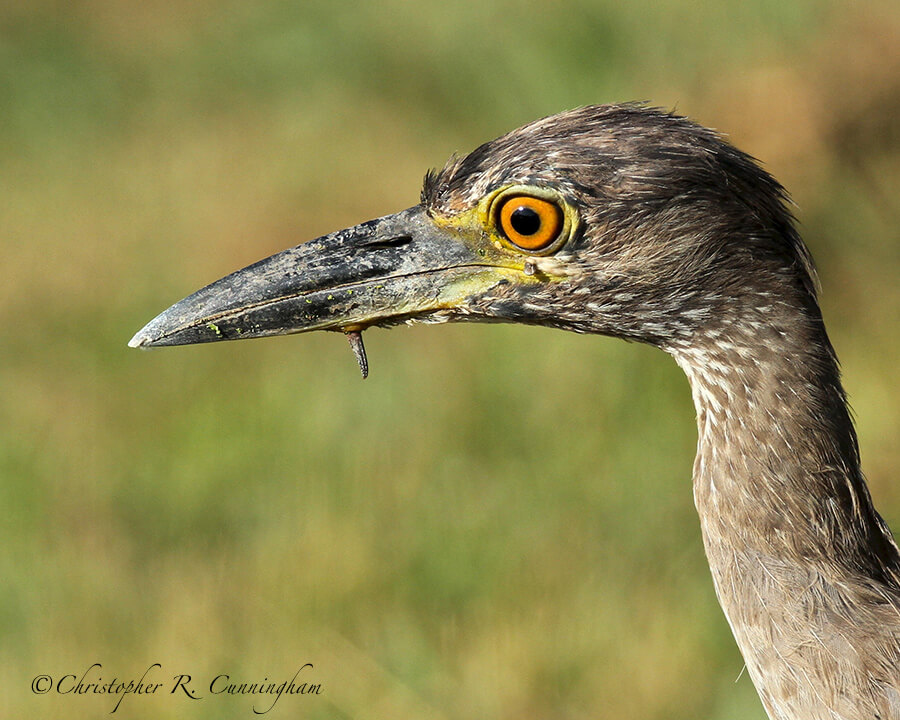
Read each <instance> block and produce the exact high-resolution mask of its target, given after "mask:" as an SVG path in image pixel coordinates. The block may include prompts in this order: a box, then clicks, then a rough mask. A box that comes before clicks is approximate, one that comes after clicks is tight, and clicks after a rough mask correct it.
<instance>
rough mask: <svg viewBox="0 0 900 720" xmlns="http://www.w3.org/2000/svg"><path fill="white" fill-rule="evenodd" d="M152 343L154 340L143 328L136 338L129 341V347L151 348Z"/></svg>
mask: <svg viewBox="0 0 900 720" xmlns="http://www.w3.org/2000/svg"><path fill="white" fill-rule="evenodd" d="M151 343H152V340H151V338H150V336H149V335H148V334H147V333H146V331H145V330H144V328H141V329H140V330H138V331H137V332H136V333H135V334H134V337H133V338H131V340H129V341H128V347H130V348H148V347H150V344H151Z"/></svg>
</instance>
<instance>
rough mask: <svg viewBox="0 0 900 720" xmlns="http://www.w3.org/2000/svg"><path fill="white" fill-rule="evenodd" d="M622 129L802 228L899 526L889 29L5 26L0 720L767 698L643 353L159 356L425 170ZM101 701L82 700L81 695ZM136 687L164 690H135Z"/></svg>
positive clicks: (532, 710) (357, 7)
mask: <svg viewBox="0 0 900 720" xmlns="http://www.w3.org/2000/svg"><path fill="white" fill-rule="evenodd" d="M635 99H637V100H649V101H651V102H652V103H654V104H657V105H662V106H666V107H674V108H676V109H677V110H678V111H679V112H681V113H684V114H688V115H690V116H692V117H694V118H695V119H697V120H698V121H700V122H702V123H704V124H707V125H711V126H713V127H716V128H718V129H720V130H722V131H724V132H726V133H728V134H729V136H730V137H731V139H732V140H733V141H734V142H735V143H736V144H737V145H739V146H740V147H742V148H743V149H745V150H747V151H748V152H750V153H752V154H754V155H755V156H757V157H759V158H761V159H762V160H763V161H764V162H765V164H766V167H767V168H768V169H769V170H771V171H772V172H773V173H774V174H775V175H776V176H777V177H779V178H780V179H781V180H782V182H784V183H785V184H786V185H787V186H788V188H789V189H790V191H791V192H792V194H793V197H794V199H795V201H796V202H797V204H798V208H797V214H798V217H799V219H800V222H801V224H802V232H803V235H804V237H805V239H806V241H807V242H808V244H809V245H810V246H811V248H812V250H813V253H814V255H815V256H816V258H817V261H818V264H819V268H820V273H821V279H822V284H823V304H824V311H825V315H826V320H827V322H828V324H829V328H830V331H831V334H832V338H833V341H834V343H835V345H836V347H837V350H838V354H839V355H840V357H841V358H842V360H843V365H844V371H845V377H846V385H847V389H848V392H849V394H850V397H851V401H852V403H853V406H854V410H855V412H856V413H857V414H858V418H859V431H860V441H861V445H862V453H863V462H864V468H865V470H866V472H867V475H868V478H869V481H870V483H871V487H872V493H873V495H874V497H875V500H876V503H877V505H878V507H879V509H880V510H881V512H882V513H883V514H884V515H885V517H886V518H887V520H888V521H889V522H890V523H891V525H892V526H893V527H894V528H895V529H900V483H898V482H896V473H895V470H894V469H895V468H896V467H898V466H900V443H898V438H900V394H898V390H897V388H898V384H900V371H898V363H897V358H898V357H900V285H898V270H900V238H898V226H900V222H898V221H900V202H898V197H900V129H898V117H900V6H898V5H897V4H896V2H895V1H894V0H869V1H868V2H865V3H863V2H827V1H814V0H795V1H793V2H783V0H752V1H750V2H748V1H747V0H716V1H715V2H690V1H688V0H676V1H674V2H667V3H658V2H652V1H651V0H634V1H632V2H628V3H624V2H619V1H613V0H609V1H607V2H587V1H586V0H580V1H579V0H570V1H569V2H546V3H541V4H537V3H535V4H530V5H527V4H524V3H515V2H508V1H500V2H491V1H489V0H482V1H480V2H474V1H470V2H458V3H447V2H420V3H413V4H409V3H405V2H400V1H399V0H386V1H384V2H380V3H362V2H347V3H339V2H334V1H333V0H329V1H327V2H326V1H324V0H321V1H317V0H314V1H308V2H299V1H292V2H287V1H283V0H268V1H265V2H252V3H248V2H237V1H236V0H235V1H231V2H228V1H223V2H213V1H212V0H179V1H177V2H176V1H175V0H151V1H148V2H143V3H123V2H119V1H117V0H93V1H89V2H87V1H86V2H51V1H45V0H32V1H31V2H29V3H19V2H11V1H6V2H2V3H0V213H2V215H0V219H2V222H0V227H2V235H0V238H2V243H3V251H2V266H0V273H2V282H0V319H2V325H3V332H2V340H0V388H2V402H0V418H2V421H0V422H2V426H0V427H2V433H0V507H2V509H3V523H2V526H0V543H2V547H3V551H2V553H0V563H2V564H0V572H2V578H3V581H2V583H0V636H2V642H0V715H2V716H3V717H62V716H65V717H69V718H82V717H84V718H88V717H91V718H94V717H102V716H106V715H107V714H108V713H109V711H110V710H111V709H112V707H113V705H114V699H110V698H106V697H101V696H96V695H86V696H81V697H73V696H71V695H65V696H57V695H55V694H53V693H51V694H48V695H42V696H39V695H35V694H33V693H32V692H31V690H30V683H31V680H32V678H33V677H35V676H36V675H38V674H41V673H46V674H50V675H52V676H54V677H59V676H60V675H63V674H66V673H77V674H80V673H81V672H83V671H84V670H86V669H87V668H88V666H90V664H91V663H94V662H99V663H102V664H103V669H102V671H101V672H100V673H99V675H100V676H101V677H102V678H103V679H104V680H109V679H112V676H118V677H119V678H120V679H124V680H127V679H132V678H135V679H136V678H138V677H140V675H141V674H142V673H143V671H144V670H145V669H147V667H148V666H150V664H151V663H154V662H158V663H161V665H162V668H161V669H160V670H157V671H154V673H153V676H154V679H156V680H165V681H167V682H170V681H171V677H172V676H173V675H175V674H179V673H189V674H192V675H193V677H194V683H195V685H196V686H197V687H198V689H199V690H200V692H201V694H204V695H207V697H206V698H205V699H204V700H203V701H196V702H195V701H191V700H188V699H187V698H186V697H183V696H171V695H168V694H165V695H163V694H162V693H158V694H157V695H154V696H151V697H144V698H135V697H131V698H126V699H125V700H124V702H123V703H122V706H121V707H120V708H119V710H118V712H117V713H116V716H117V717H125V718H137V717H155V718H195V717H196V718H206V717H210V718H212V717H216V718H219V717H235V718H244V717H247V718H249V717H252V716H253V711H252V706H253V705H254V704H256V705H257V707H258V708H259V707H265V706H267V703H266V704H263V702H262V701H260V700H259V699H257V700H256V702H254V700H253V699H252V698H240V697H221V696H218V697H209V696H208V692H207V687H205V686H208V683H209V680H210V679H211V678H212V677H214V676H215V675H217V674H219V673H228V674H230V675H231V676H232V678H234V679H243V680H247V681H253V680H262V679H263V678H264V677H267V678H269V679H270V680H277V681H281V680H284V679H290V677H291V676H292V675H293V673H294V671H295V670H296V669H297V668H299V667H300V665H302V664H303V663H305V662H312V663H314V664H315V668H314V671H312V672H306V673H305V674H304V675H303V676H302V677H303V679H306V680H309V681H312V682H317V683H321V685H322V691H323V692H322V695H320V696H317V697H304V698H298V697H292V698H282V699H281V700H280V701H279V702H278V704H277V705H276V706H275V708H274V709H273V710H272V711H271V713H270V714H269V716H270V717H303V718H311V719H317V718H372V719H373V720H374V719H376V718H377V719H379V720H382V719H384V718H413V719H418V718H433V719H441V720H454V719H460V720H462V719H465V720H468V719H470V718H502V719H508V720H520V719H522V720H524V719H526V718H528V719H533V718H565V719H571V720H576V719H587V718H640V719H643V718H666V719H667V720H677V719H679V718H684V719H695V718H710V719H712V720H716V719H720V718H721V719H724V718H730V719H732V720H734V719H737V720H741V719H744V718H747V719H750V718H753V719H757V720H761V719H762V718H763V717H764V713H763V711H762V708H761V706H760V704H759V702H758V700H757V699H756V696H755V693H754V691H753V688H752V686H751V684H750V682H749V680H748V678H747V677H746V674H741V668H742V661H741V658H740V656H739V654H738V652H737V650H736V648H735V646H734V643H733V641H732V639H731V636H730V633H729V630H728V627H727V625H726V623H725V620H724V618H723V616H722V614H721V612H720V610H719V609H718V607H717V605H716V602H715V598H714V595H713V589H712V584H711V582H710V579H709V572H708V569H707V567H706V563H705V558H704V556H703V552H702V548H701V540H700V535H699V529H698V523H697V519H696V516H695V512H694V508H693V505H692V497H691V487H690V474H691V463H692V457H693V451H694V447H695V442H696V431H695V426H694V417H693V407H692V405H691V399H690V393H689V389H688V386H687V382H686V381H685V379H684V378H683V376H682V375H681V373H680V371H679V370H678V369H677V368H676V366H675V364H674V363H673V362H672V361H671V360H670V359H669V358H667V357H665V356H664V355H663V354H661V353H657V352H655V351H652V350H650V349H647V348H643V347H640V346H636V345H626V344H624V343H620V342H616V341H613V340H609V339H605V338H599V337H582V336H575V335H568V334H565V333H561V332H554V331H551V330H543V329H536V328H516V327H506V326H474V325H470V326H465V325H460V326H448V327H422V326H419V327H414V328H402V329H396V330H393V331H391V332H385V331H381V330H373V331H370V332H368V333H367V334H366V342H367V346H368V349H369V357H370V361H371V364H372V375H371V377H370V378H369V379H368V380H367V381H366V382H362V381H361V380H360V378H359V371H358V370H357V368H356V365H355V362H354V360H353V357H352V355H351V353H350V351H349V349H348V348H347V343H346V341H345V340H344V339H343V338H341V337H340V336H337V335H332V334H323V335H322V336H316V335H312V336H300V337H286V338H277V339H269V340H264V341H253V342H246V343H229V344H224V345H215V346H201V347H188V348H179V349H171V350H163V351H155V352H149V353H141V352H136V351H134V350H129V349H127V348H126V346H125V344H126V342H127V341H128V339H129V338H130V337H131V335H132V334H133V333H134V331H136V330H137V329H138V328H139V327H140V326H141V325H143V324H144V323H145V322H146V321H147V320H149V319H150V318H151V317H152V316H153V315H155V314H156V313H157V312H159V311H161V310H163V309H164V308H165V307H167V306H168V305H169V304H171V303H172V302H174V301H175V300H177V299H179V298H181V297H182V296H184V295H186V294H187V293H189V292H191V291H193V290H195V289H197V288H198V287H200V286H201V285H204V284H206V283H207V282H209V281H211V280H213V279H216V278H218V277H220V276H221V275H224V274H225V273H227V272H230V271H231V270H233V269H236V268H238V267H242V266H243V265H245V264H248V263H249V262H252V261H254V260H256V259H258V258H261V257H263V256H265V255H268V254H270V253H272V252H275V251H277V250H280V249H282V248H285V247H288V246H291V245H295V244H297V243H299V242H301V241H303V240H306V239H309V238H312V237H315V236H317V235H320V234H322V233H325V232H328V231H330V230H334V229H337V228H339V227H343V226H346V225H351V224H354V223H356V222H359V221H362V220H365V219H368V218H371V217H376V216H379V215H382V214H386V213H388V212H393V211H395V210H399V209H401V208H403V207H407V206H409V205H412V204H414V203H415V202H416V201H417V197H418V192H419V187H420V182H421V178H422V176H423V174H424V172H425V170H426V169H427V168H429V167H433V166H440V165H442V164H443V162H444V160H445V159H446V158H447V156H448V155H450V153H452V152H454V151H459V152H465V151H467V150H469V149H471V148H473V147H475V146H476V145H478V144H479V143H481V142H483V141H485V140H488V139H490V138H493V137H495V136H496V135H498V134H500V133H502V132H505V131H506V130H509V129H511V128H512V127H515V126H518V125H520V124H522V123H524V122H526V121H529V120H532V119H534V118H536V117H539V116H542V115H546V114H550V113H553V112H556V111H559V110H562V109H565V108H570V107H574V106H577V105H582V104H587V103H597V102H614V101H623V100H635ZM94 679H96V676H95V677H94ZM166 693H167V690H166Z"/></svg>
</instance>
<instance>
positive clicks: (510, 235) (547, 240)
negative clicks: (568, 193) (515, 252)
mask: <svg viewBox="0 0 900 720" xmlns="http://www.w3.org/2000/svg"><path fill="white" fill-rule="evenodd" d="M499 217H500V231H501V232H502V233H503V234H504V235H505V236H506V239H507V240H509V241H510V242H511V243H512V244H513V245H515V246H516V247H519V248H522V250H531V251H532V252H535V251H537V250H543V249H544V248H546V247H547V246H548V245H550V244H551V243H552V242H553V241H554V240H556V238H558V237H559V233H560V232H561V231H562V227H563V215H562V211H561V210H560V209H559V207H558V206H557V205H555V204H554V203H552V202H550V201H549V200H542V199H541V198H536V197H530V196H528V195H517V196H515V197H511V198H509V199H508V200H506V201H505V202H504V203H503V205H502V206H501V207H500V214H499Z"/></svg>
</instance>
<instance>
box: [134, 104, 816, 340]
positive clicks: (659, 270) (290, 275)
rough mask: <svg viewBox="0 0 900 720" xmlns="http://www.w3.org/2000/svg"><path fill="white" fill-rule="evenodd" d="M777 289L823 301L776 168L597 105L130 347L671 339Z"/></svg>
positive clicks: (534, 128) (215, 293)
mask: <svg viewBox="0 0 900 720" xmlns="http://www.w3.org/2000/svg"><path fill="white" fill-rule="evenodd" d="M773 294H774V295H778V296H784V295H796V296H797V297H799V298H801V300H802V298H806V301H805V302H811V303H813V304H814V302H815V291H814V281H813V278H812V267H811V263H810V260H809V257H808V254H807V252H806V250H805V248H804V246H803V244H802V242H801V241H800V240H799V237H798V236H797V234H796V232H795V231H794V229H793V225H792V219H791V216H790V213H789V212H788V211H787V209H786V207H785V197H784V192H783V190H782V188H781V187H780V186H779V185H778V183H777V182H775V180H773V179H772V178H771V177H770V176H769V175H768V174H767V173H765V172H764V171H763V170H761V169H760V167H759V166H758V165H757V164H756V163H755V162H754V161H753V160H752V159H751V158H750V157H748V156H747V155H744V154H743V153H741V152H740V151H738V150H736V149H735V148H733V147H732V146H731V145H729V144H728V143H726V142H725V141H723V140H722V139H721V138H720V137H719V136H718V135H717V134H716V133H714V132H713V131H711V130H708V129H706V128H703V127H700V126H698V125H696V124H694V123H692V122H690V121H688V120H686V119H684V118H681V117H678V116H675V115H672V114H670V113H667V112H663V111H659V110H655V109H650V108H646V107H643V106H640V105H610V106H593V107H584V108H580V109H577V110H573V111H569V112H565V113H561V114H558V115H554V116H551V117H548V118H544V119H542V120H538V121H536V122H533V123H531V124H529V125H526V126H524V127H521V128H519V129H517V130H514V131H512V132H510V133H508V134H507V135H504V136H502V137H500V138H497V139H496V140H493V141H491V142H488V143H486V144H484V145H482V146H481V147H479V148H477V149H476V150H474V151H473V152H472V153H470V154H469V155H467V156H465V157H462V158H453V159H451V160H450V162H448V163H447V165H446V166H445V167H444V168H443V169H442V170H440V171H432V172H429V173H428V174H427V176H426V178H425V183H424V188H423V190H422V195H421V200H420V203H419V204H417V205H415V206H414V207H411V208H409V209H407V210H404V211H402V212H399V213H396V214H394V215H389V216H386V217H382V218H379V219H377V220H371V221H369V222H365V223H362V224H361V225H357V226H355V227H352V228H348V229H345V230H339V231H337V232H334V233H331V234H329V235H326V236H323V237H320V238H318V239H315V240H311V241H309V242H307V243H304V244H302V245H299V246H297V247H295V248H292V249H289V250H285V251H283V252H281V253H278V254H276V255H273V256H272V257H269V258H267V259H265V260H261V261H260V262H257V263H255V264H253V265H250V266H249V267H246V268H244V269H242V270H238V271H237V272H235V273H232V274H231V275H228V276H227V277H224V278H222V279H221V280H218V281H216V282H214V283H212V284H211V285H209V286H207V287H205V288H204V289H202V290H199V291H198V292H196V293H194V294H193V295H190V296H189V297H187V298H185V299H184V300H181V301H180V302H178V303H176V304H175V305H173V306H172V307H171V308H169V309H168V310H166V311H165V312H163V313H162V314H160V315H159V316H158V317H157V318H155V319H154V320H152V321H151V322H150V323H148V324H147V325H146V326H145V327H144V328H143V329H142V330H140V331H139V332H138V333H137V334H136V335H135V336H134V338H133V339H132V341H131V343H130V344H131V345H132V346H134V347H149V346H158V345H182V344H188V343H201V342H211V341H218V340H236V339H242V338H251V337H260V336H266V335H281V334H287V333H299V332H307V331H311V330H343V331H345V332H354V333H356V332H360V331H362V330H364V329H365V328H368V327H372V326H386V325H392V324H397V323H403V322H414V321H419V322H446V321H463V320H474V321H495V322H520V323H528V324H539V325H549V326H553V327H560V328H564V329H568V330H574V331H577V332H595V333H601V334H606V335H613V336H618V337H624V338H627V339H632V340H638V341H642V342H647V343H651V344H654V345H657V346H660V347H663V348H665V349H671V348H672V347H674V346H676V345H678V344H679V343H680V344H684V343H691V342H694V341H696V337H697V334H698V333H699V332H701V331H708V329H709V328H710V326H711V324H715V323H716V322H721V321H723V319H725V318H727V317H728V316H729V314H730V313H735V312H739V310H740V308H741V307H745V306H746V305H747V299H748V297H749V298H751V299H752V301H753V302H756V303H761V302H764V301H765V298H766V297H768V296H770V295H773Z"/></svg>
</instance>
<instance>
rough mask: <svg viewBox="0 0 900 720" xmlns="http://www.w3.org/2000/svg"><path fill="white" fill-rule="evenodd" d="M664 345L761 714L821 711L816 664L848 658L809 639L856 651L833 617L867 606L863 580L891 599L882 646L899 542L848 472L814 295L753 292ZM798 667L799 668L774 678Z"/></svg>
mask: <svg viewBox="0 0 900 720" xmlns="http://www.w3.org/2000/svg"><path fill="white" fill-rule="evenodd" d="M670 352H672V354H673V355H674V356H675V358H676V361H677V362H678V363H679V365H680V366H681V367H682V368H683V369H684V371H685V372H686V374H687V376H688V378H689V380H690V383H691V388H692V393H693V398H694V403H695V405H696V410H697V422H698V428H699V442H698V451H697V458H696V461H695V464H694V500H695V504H696V506H697V510H698V513H699V515H700V522H701V529H702V533H703V540H704V545H705V548H706V554H707V557H708V559H709V564H710V569H711V571H712V575H713V580H714V582H715V587H716V594H717V595H718V598H719V602H720V604H721V605H722V608H723V610H724V611H725V614H726V616H727V618H728V621H729V623H730V625H731V627H732V630H733V632H734V635H735V638H736V640H737V642H738V646H739V647H740V649H741V652H742V653H743V655H744V659H745V660H746V662H747V668H748V671H749V673H750V676H751V678H752V679H753V681H754V683H755V684H756V686H757V689H758V691H759V693H760V696H761V697H762V699H763V702H764V704H765V705H766V709H767V710H768V711H769V714H770V716H771V717H772V718H793V717H804V718H805V717H825V716H826V715H827V713H826V709H827V708H830V707H833V703H836V702H838V700H837V699H834V698H832V699H830V700H829V699H828V693H827V692H825V690H824V689H823V688H828V687H834V685H833V683H831V684H830V685H829V680H828V678H827V674H828V673H829V672H830V673H832V674H834V673H838V674H840V673H851V674H852V672H855V670H853V669H852V668H851V669H848V668H847V667H843V666H841V667H839V666H838V663H839V662H843V661H838V660H834V662H833V664H834V667H830V666H829V665H828V663H823V661H821V655H818V656H814V655H813V653H815V652H820V653H821V649H822V648H824V647H825V645H826V644H828V643H831V642H834V643H836V644H835V648H831V647H830V646H829V648H828V652H829V657H830V658H831V657H832V656H833V658H840V657H842V654H844V655H846V654H847V653H848V652H850V651H849V650H847V648H851V647H852V648H854V650H859V651H860V653H862V652H863V649H862V648H858V647H857V646H856V645H854V642H856V640H855V639H854V632H855V631H854V629H853V627H852V622H853V621H851V622H850V623H847V622H846V621H845V620H844V618H847V617H849V618H854V617H863V616H865V613H868V612H870V611H871V607H872V606H873V604H874V601H873V599H872V598H873V593H874V594H875V595H876V596H877V597H879V598H884V600H881V601H879V602H881V604H883V605H884V604H888V603H894V604H895V605H894V608H895V609H894V610H892V612H893V615H890V614H888V615H886V617H888V618H890V617H892V618H893V621H890V620H888V621H887V622H889V623H890V622H893V625H892V628H893V629H892V630H891V631H890V632H891V635H890V638H891V639H890V640H889V641H887V640H886V641H884V642H882V643H881V646H882V647H890V648H894V649H896V648H897V638H898V636H900V610H898V609H897V608H900V591H898V588H900V555H898V550H897V546H896V544H895V543H894V540H893V538H892V537H891V534H890V531H889V530H888V529H887V526H886V525H885V524H884V522H883V521H882V520H881V518H880V517H879V516H878V514H877V513H876V511H875V509H874V507H873V505H872V501H871V499H870V496H869V492H868V490H867V488H866V485H865V482H864V480H863V477H862V474H861V472H860V468H859V457H858V450H857V442H856V435H855V432H854V429H853V424H852V421H851V418H850V414H849V412H848V409H847V404H846V400H845V396H844V391H843V389H842V387H841V383H840V378H839V372H838V366H837V360H836V358H835V355H834V352H833V350H832V347H831V344H830V342H829V340H828V337H827V335H826V333H825V329H824V326H823V324H822V321H821V316H820V315H819V313H818V309H817V308H815V306H814V304H812V303H806V304H805V305H801V304H798V305H797V306H796V307H792V306H790V305H787V304H784V305H779V304H778V303H775V304H771V303H770V304H769V305H768V306H762V305H760V306H759V307H757V308H754V309H753V310H752V311H749V312H747V313H745V315H744V316H743V317H741V318H740V319H738V318H737V316H736V315H732V316H731V317H730V320H729V321H728V322H723V323H722V324H721V325H720V326H719V327H718V328H714V329H711V330H709V331H708V332H706V333H704V335H703V336H702V337H701V338H700V339H699V341H695V342H694V343H692V344H691V346H689V347H682V348H679V349H675V350H671V349H670ZM886 598H892V599H891V600H887V599H886ZM842 623H843V624H842ZM848 628H849V630H848ZM862 634H863V635H864V634H865V633H862ZM823 638H826V640H825V641H823ZM835 638H842V639H841V642H844V643H845V645H839V644H837V641H836V640H835ZM842 648H843V649H842ZM832 650H833V652H832ZM894 651H895V650H891V652H894ZM798 668H803V669H804V672H805V673H806V674H805V676H804V678H803V680H802V682H798V683H797V684H796V685H795V686H792V687H791V688H789V689H787V690H786V689H785V685H784V678H793V677H796V676H797V669H798ZM815 668H819V670H820V672H819V674H818V676H817V675H816V670H815ZM892 672H893V671H892ZM867 677H868V676H865V675H861V676H860V687H863V685H864V684H865V682H866V678H867ZM895 679H896V678H895ZM835 697H836V696H835ZM785 708H792V709H791V710H787V709H785ZM803 712H808V713H811V714H802V713H803ZM827 716H828V717H831V716H832V715H827ZM834 717H838V715H834ZM839 717H845V715H843V714H841V715H839ZM846 717H851V715H847V716H846ZM852 717H857V716H856V715H852ZM859 717H862V715H860V716H859Z"/></svg>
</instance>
